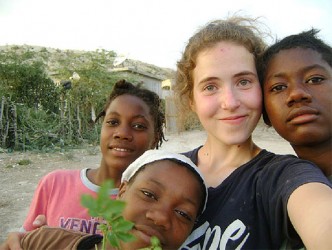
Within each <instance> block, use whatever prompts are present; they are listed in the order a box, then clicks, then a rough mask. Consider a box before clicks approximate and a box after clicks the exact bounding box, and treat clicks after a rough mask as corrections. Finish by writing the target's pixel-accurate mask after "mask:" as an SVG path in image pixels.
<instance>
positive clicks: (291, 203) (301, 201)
mask: <svg viewBox="0 0 332 250" xmlns="http://www.w3.org/2000/svg"><path fill="white" fill-rule="evenodd" d="M287 210H288V215H289V218H290V221H291V223H292V224H293V226H294V228H295V230H296V231H297V233H298V234H299V235H300V237H301V239H302V241H303V243H304V245H305V246H306V248H307V249H320V250H323V249H331V247H332V213H331V211H332V189H331V188H330V187H328V186H327V185H324V184H321V183H307V184H304V185H302V186H300V187H298V188H297V189H295V190H294V192H293V193H292V194H291V195H290V197H289V200H288V203H287Z"/></svg>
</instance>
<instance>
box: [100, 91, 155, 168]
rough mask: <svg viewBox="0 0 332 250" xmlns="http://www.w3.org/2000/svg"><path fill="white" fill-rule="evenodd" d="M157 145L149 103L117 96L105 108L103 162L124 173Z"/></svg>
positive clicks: (102, 141) (102, 134)
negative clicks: (136, 160)
mask: <svg viewBox="0 0 332 250" xmlns="http://www.w3.org/2000/svg"><path fill="white" fill-rule="evenodd" d="M155 144H156V136H155V129H154V120H153V118H152V116H151V115H150V109H149V107H148V105H147V104H146V103H145V102H144V101H142V100H141V99H140V98H138V97H136V96H132V95H127V94H124V95H120V96H118V97H116V98H115V99H114V100H113V101H112V102H111V104H110V106H109V107H108V109H107V110H106V115H105V117H104V120H103V123H102V128H101V134H100V148H101V152H102V157H103V159H102V162H103V164H105V165H106V166H107V167H109V168H112V169H118V170H119V171H121V172H123V171H124V170H125V169H126V168H127V166H128V165H129V164H130V163H132V162H133V161H134V160H135V159H136V158H138V157H139V156H140V155H141V154H143V153H144V152H145V151H146V150H148V149H152V148H154V147H155Z"/></svg>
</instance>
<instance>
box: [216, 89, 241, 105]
mask: <svg viewBox="0 0 332 250" xmlns="http://www.w3.org/2000/svg"><path fill="white" fill-rule="evenodd" d="M220 95H221V96H220V102H221V108H222V109H228V110H235V109H236V108H238V107H239V106H240V101H239V100H238V98H237V95H236V93H235V91H234V90H233V89H232V88H224V89H223V91H222V93H220Z"/></svg>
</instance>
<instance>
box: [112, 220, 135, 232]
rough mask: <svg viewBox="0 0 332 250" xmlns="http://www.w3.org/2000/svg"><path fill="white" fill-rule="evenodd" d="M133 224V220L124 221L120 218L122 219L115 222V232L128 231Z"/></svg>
mask: <svg viewBox="0 0 332 250" xmlns="http://www.w3.org/2000/svg"><path fill="white" fill-rule="evenodd" d="M134 225H135V224H134V223H133V222H131V221H126V220H124V219H123V218H122V220H121V221H119V223H117V224H116V232H128V231H130V230H131V229H132V228H133V226H134ZM114 231H115V230H114Z"/></svg>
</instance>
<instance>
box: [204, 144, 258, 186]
mask: <svg viewBox="0 0 332 250" xmlns="http://www.w3.org/2000/svg"><path fill="white" fill-rule="evenodd" d="M260 151H261V149H260V148H259V147H258V146H257V145H255V144H254V143H253V141H252V140H251V138H249V139H248V140H247V141H246V142H245V143H243V144H241V145H225V144H221V143H220V142H216V141H214V140H209V138H208V139H207V141H206V142H205V144H204V145H203V147H202V148H201V149H200V150H199V152H198V167H199V168H200V170H201V171H202V173H203V175H204V177H205V179H206V182H207V184H208V186H211V187H216V186H218V185H219V184H220V183H221V182H222V181H224V180H225V179H226V178H227V177H228V176H229V175H230V174H231V173H232V172H233V171H234V170H235V169H237V168H239V167H241V166H242V165H243V164H245V163H247V162H249V161H250V160H251V159H253V158H254V157H255V156H256V155H257V154H258V153H259V152H260Z"/></svg>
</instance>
